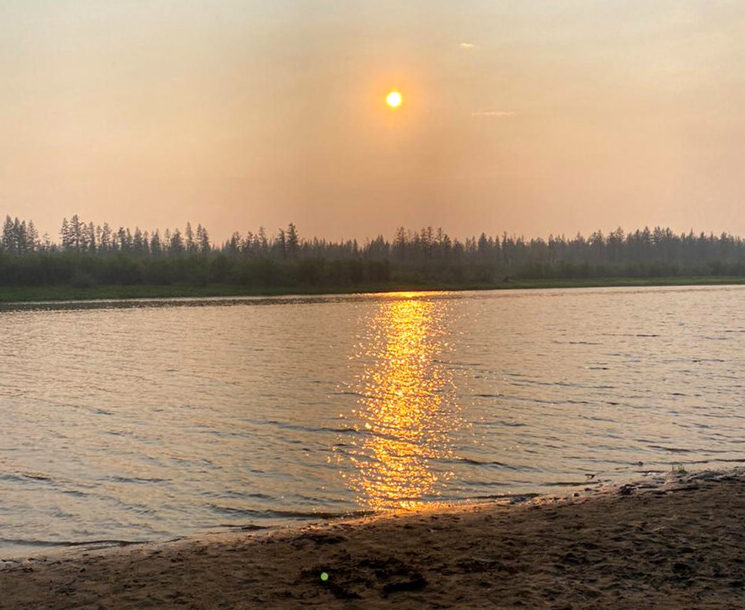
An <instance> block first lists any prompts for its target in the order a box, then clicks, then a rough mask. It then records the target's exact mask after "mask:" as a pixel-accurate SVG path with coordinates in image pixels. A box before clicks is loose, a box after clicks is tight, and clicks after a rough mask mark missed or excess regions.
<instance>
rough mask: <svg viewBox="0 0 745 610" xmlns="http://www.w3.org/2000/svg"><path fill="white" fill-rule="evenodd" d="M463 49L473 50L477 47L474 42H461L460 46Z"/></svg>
mask: <svg viewBox="0 0 745 610" xmlns="http://www.w3.org/2000/svg"><path fill="white" fill-rule="evenodd" d="M458 46H460V48H461V49H473V48H474V47H475V46H476V45H475V44H473V43H472V42H461V43H460V45H458Z"/></svg>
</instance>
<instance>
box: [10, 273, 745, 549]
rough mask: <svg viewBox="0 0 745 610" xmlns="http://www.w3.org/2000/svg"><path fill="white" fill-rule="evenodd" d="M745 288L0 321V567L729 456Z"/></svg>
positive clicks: (96, 311) (570, 485)
mask: <svg viewBox="0 0 745 610" xmlns="http://www.w3.org/2000/svg"><path fill="white" fill-rule="evenodd" d="M744 299H745V287H706V288H643V289H628V288H606V289H570V290H531V291H518V290H515V291H502V292H460V293H446V292H443V293H396V294H383V295H352V296H320V297H308V298H296V297H279V298H245V299H206V300H191V299H183V300H170V301H159V300H153V301H127V302H116V301H109V302H99V303H77V304H72V303H56V304H31V305H23V306H21V305H19V306H4V307H3V308H2V309H0V341H1V345H2V350H0V417H2V420H1V423H0V555H2V556H6V557H7V556H14V555H18V554H20V553H27V552H30V551H32V550H34V549H39V548H41V549H44V548H48V547H56V546H62V545H69V544H77V543H81V542H91V541H112V540H117V541H144V540H165V539H170V538H174V537H179V536H185V535H195V534H202V533H205V532H210V531H216V530H222V529H224V528H251V527H253V526H265V525H276V524H283V523H287V522H290V521H298V520H299V521H303V520H307V519H311V518H328V517H332V516H336V515H342V514H350V513H352V514H359V513H361V512H367V511H377V510H385V509H405V508H412V507H417V506H420V505H422V504H427V503H433V502H453V501H479V500H484V499H490V498H501V497H509V496H512V495H521V494H531V493H556V492H557V491H558V492H561V493H567V492H571V491H573V489H574V488H577V489H583V488H585V487H586V486H587V485H594V484H596V483H597V482H598V481H609V480H610V481H613V480H622V479H628V478H636V477H640V476H642V475H643V474H645V473H649V472H659V471H669V470H670V469H671V467H672V466H673V465H674V464H676V463H680V464H683V465H684V466H686V467H689V468H691V467H693V468H721V467H723V466H725V465H727V464H731V463H733V462H740V461H745V453H743V449H744V447H743V442H744V441H745V419H744V418H745V408H743V407H744V402H745V401H744V400H743V396H744V392H743V380H745V308H743V306H742V304H743V300H744Z"/></svg>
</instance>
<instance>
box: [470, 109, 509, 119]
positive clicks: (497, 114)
mask: <svg viewBox="0 0 745 610" xmlns="http://www.w3.org/2000/svg"><path fill="white" fill-rule="evenodd" d="M471 116H473V117H479V118H480V117H489V118H494V119H508V118H510V117H513V116H517V112H513V111H512V110H479V111H477V112H472V113H471Z"/></svg>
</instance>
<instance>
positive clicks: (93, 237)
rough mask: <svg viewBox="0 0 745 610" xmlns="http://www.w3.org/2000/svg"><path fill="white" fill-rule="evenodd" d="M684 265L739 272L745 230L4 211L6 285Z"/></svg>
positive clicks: (622, 272)
mask: <svg viewBox="0 0 745 610" xmlns="http://www.w3.org/2000/svg"><path fill="white" fill-rule="evenodd" d="M681 275H686V276H689V275H696V276H701V275H718V276H723V275H727V276H745V242H744V241H743V239H742V238H740V237H736V236H733V235H730V234H727V233H722V234H721V235H713V234H711V233H710V234H704V233H698V234H695V233H693V232H692V231H691V232H688V233H681V234H676V233H674V232H673V231H672V230H670V229H669V228H662V227H655V228H654V229H649V228H644V229H641V230H636V231H633V232H629V233H626V232H624V231H623V230H622V229H620V228H618V229H616V230H615V231H611V232H609V233H607V234H604V233H603V232H601V231H596V232H594V233H592V234H591V235H590V236H588V237H584V236H583V235H580V234H577V235H575V236H574V237H570V238H567V237H565V236H563V235H559V236H554V235H551V236H549V238H548V239H543V238H531V239H526V238H525V237H521V236H515V235H508V234H506V233H503V234H501V235H493V236H489V235H486V234H485V233H482V234H481V235H480V236H479V237H475V236H474V237H469V238H467V239H465V240H459V239H457V238H451V237H450V236H449V235H448V234H447V233H445V232H444V231H443V230H442V229H436V230H435V229H433V228H431V227H426V228H423V229H421V230H419V231H410V230H406V229H404V228H399V229H398V230H397V231H396V232H395V234H394V236H393V238H392V239H386V238H385V237H383V236H382V235H379V236H378V237H376V238H375V239H372V240H367V241H365V242H363V243H360V242H358V241H357V240H354V239H352V240H341V241H330V240H326V239H319V238H316V237H314V238H307V239H306V238H301V237H300V235H299V233H298V230H297V228H296V226H295V225H294V224H292V223H290V224H289V225H288V226H287V228H284V229H279V230H278V231H277V232H276V233H273V234H271V235H269V234H267V232H266V231H265V230H264V229H263V228H260V229H258V230H257V231H255V232H253V231H248V232H246V233H245V234H241V233H239V232H235V233H233V234H232V235H231V236H230V238H229V239H228V240H226V241H225V242H223V243H221V244H215V243H213V242H212V241H211V239H210V236H209V233H208V231H207V229H206V228H205V227H203V226H202V225H201V224H199V225H197V227H196V229H194V228H193V227H192V225H191V223H187V224H186V226H185V227H184V229H183V230H181V229H180V228H175V229H172V230H171V229H165V230H164V231H163V232H162V233H161V231H160V230H159V229H155V230H144V231H143V230H141V229H140V228H139V227H135V229H134V230H131V229H130V228H127V227H118V228H116V229H113V228H112V227H111V226H110V225H109V224H108V223H103V224H102V225H96V224H94V223H93V222H86V221H84V220H83V219H81V218H80V217H78V216H77V215H75V216H73V217H72V218H70V219H67V218H65V219H63V221H62V225H61V227H60V232H59V236H58V238H57V239H52V238H51V237H50V236H49V235H46V234H45V235H43V236H40V235H39V233H38V231H37V229H36V227H35V225H34V223H33V221H31V220H21V219H18V218H11V217H10V216H7V217H6V219H5V222H4V223H3V229H2V238H1V240H0V285H5V286H9V285H15V286H24V285H55V284H69V285H73V286H79V287H86V286H94V285H108V284H155V285H164V284H178V283H186V284H195V285H206V284H215V283H225V284H241V285H246V286H256V287H269V286H277V287H292V286H301V285H310V286H347V285H359V284H364V283H375V284H385V283H389V282H397V283H407V284H418V283H427V284H432V283H444V284H473V283H493V282H501V281H505V280H510V279H578V278H599V277H661V276H681Z"/></svg>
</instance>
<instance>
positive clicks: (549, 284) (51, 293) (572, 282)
mask: <svg viewBox="0 0 745 610" xmlns="http://www.w3.org/2000/svg"><path fill="white" fill-rule="evenodd" d="M743 284H745V277H738V276H686V277H674V276H672V277H655V278H634V277H607V278H602V277H601V278H585V279H548V280H544V279H542V280H509V281H502V282H482V283H464V284H448V283H436V282H430V283H426V282H425V283H420V284H416V283H406V282H389V283H385V284H358V285H346V286H332V285H328V286H326V285H324V286H284V287H282V286H277V287H263V288H256V287H248V286H239V285H232V284H212V285H207V286H194V285H188V284H183V285H181V284H170V285H145V284H135V285H129V286H126V285H105V286H96V287H91V288H73V287H71V286H64V285H62V286H20V287H17V286H3V287H0V304H3V305H13V304H16V303H18V304H21V303H35V302H40V303H41V302H49V301H96V300H120V299H121V300H128V299H133V300H136V299H177V298H213V297H252V296H254V297H272V296H298V297H302V296H309V295H347V294H377V293H386V292H438V291H449V292H450V291H452V292H465V291H480V290H532V289H552V288H554V289H561V288H564V289H566V288H611V287H619V288H622V287H626V288H635V287H647V286H649V287H654V286H656V287H666V286H741V285H743Z"/></svg>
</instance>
